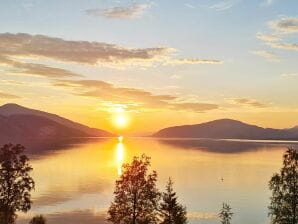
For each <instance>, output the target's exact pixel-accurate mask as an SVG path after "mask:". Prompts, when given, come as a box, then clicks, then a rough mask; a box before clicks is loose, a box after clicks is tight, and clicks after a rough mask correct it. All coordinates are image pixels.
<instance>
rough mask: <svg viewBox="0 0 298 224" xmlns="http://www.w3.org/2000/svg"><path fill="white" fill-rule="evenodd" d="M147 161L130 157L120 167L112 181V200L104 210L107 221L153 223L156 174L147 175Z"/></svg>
mask: <svg viewBox="0 0 298 224" xmlns="http://www.w3.org/2000/svg"><path fill="white" fill-rule="evenodd" d="M149 167H150V158H149V157H147V156H145V155H142V156H141V157H140V158H139V157H134V159H133V161H132V163H131V164H124V165H123V174H122V175H121V176H120V179H119V180H117V181H116V189H115V191H114V194H115V199H114V202H112V204H111V206H110V208H109V210H108V221H110V222H112V223H115V224H128V223H129V224H152V223H157V213H158V211H157V209H158V201H159V199H160V193H159V191H158V189H157V188H156V181H157V173H156V172H155V171H152V173H149V171H148V169H149Z"/></svg>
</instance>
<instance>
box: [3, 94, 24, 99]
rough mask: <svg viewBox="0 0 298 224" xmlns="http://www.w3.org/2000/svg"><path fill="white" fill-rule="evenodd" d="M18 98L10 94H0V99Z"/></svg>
mask: <svg viewBox="0 0 298 224" xmlns="http://www.w3.org/2000/svg"><path fill="white" fill-rule="evenodd" d="M18 98H20V97H19V96H16V95H13V94H10V93H4V92H0V99H18Z"/></svg>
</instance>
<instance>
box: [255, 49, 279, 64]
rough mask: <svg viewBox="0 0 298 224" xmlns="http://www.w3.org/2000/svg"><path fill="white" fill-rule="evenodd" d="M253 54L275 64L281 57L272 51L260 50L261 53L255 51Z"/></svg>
mask: <svg viewBox="0 0 298 224" xmlns="http://www.w3.org/2000/svg"><path fill="white" fill-rule="evenodd" d="M252 53H253V54H255V55H257V56H260V57H263V58H265V59H267V60H268V61H273V62H277V61H280V57H279V56H277V55H276V54H274V53H273V52H270V51H265V50H259V51H253V52H252Z"/></svg>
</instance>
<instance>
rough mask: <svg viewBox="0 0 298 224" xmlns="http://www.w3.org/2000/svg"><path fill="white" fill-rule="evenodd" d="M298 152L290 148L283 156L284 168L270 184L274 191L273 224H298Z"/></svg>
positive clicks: (271, 207)
mask: <svg viewBox="0 0 298 224" xmlns="http://www.w3.org/2000/svg"><path fill="white" fill-rule="evenodd" d="M297 180H298V152H297V150H295V149H293V148H289V149H288V150H287V151H286V153H285V154H284V156H283V167H282V168H281V170H280V173H279V174H274V175H273V177H272V178H271V180H270V182H269V188H270V190H271V191H272V197H271V203H270V206H269V216H271V220H272V223H273V224H297V223H298V183H297V182H298V181H297Z"/></svg>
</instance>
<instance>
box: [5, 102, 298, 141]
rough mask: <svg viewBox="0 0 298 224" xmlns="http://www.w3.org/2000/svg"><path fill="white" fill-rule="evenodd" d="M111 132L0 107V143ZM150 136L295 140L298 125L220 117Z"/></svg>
mask: <svg viewBox="0 0 298 224" xmlns="http://www.w3.org/2000/svg"><path fill="white" fill-rule="evenodd" d="M112 136H115V135H114V134H112V133H110V132H108V131H105V130H101V129H96V128H90V127H88V126H86V125H83V124H80V123H77V122H74V121H71V120H68V119H66V118H63V117H60V116H58V115H55V114H51V113H47V112H43V111H39V110H33V109H29V108H26V107H23V106H20V105H17V104H5V105H3V106H0V142H2V143H3V142H22V141H21V140H23V139H27V140H28V139H64V138H73V137H112ZM152 137H159V138H211V139H252V140H298V127H294V128H288V129H273V128H262V127H258V126H255V125H250V124H246V123H243V122H241V121H237V120H231V119H221V120H215V121H210V122H206V123H201V124H194V125H183V126H174V127H168V128H164V129H162V130H160V131H158V132H156V133H155V134H153V135H152Z"/></svg>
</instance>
